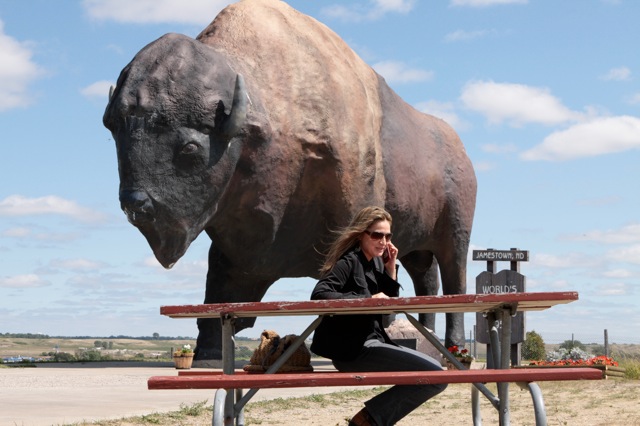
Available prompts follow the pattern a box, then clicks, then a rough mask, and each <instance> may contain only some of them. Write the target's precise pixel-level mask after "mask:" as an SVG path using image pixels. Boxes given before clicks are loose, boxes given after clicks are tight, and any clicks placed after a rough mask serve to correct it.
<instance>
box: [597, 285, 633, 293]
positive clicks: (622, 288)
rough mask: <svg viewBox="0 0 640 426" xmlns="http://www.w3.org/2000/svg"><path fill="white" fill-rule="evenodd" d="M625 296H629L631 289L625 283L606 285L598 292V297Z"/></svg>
mask: <svg viewBox="0 0 640 426" xmlns="http://www.w3.org/2000/svg"><path fill="white" fill-rule="evenodd" d="M625 294H629V288H628V286H627V285H626V284H624V283H612V284H605V285H601V286H600V287H599V288H598V289H597V290H596V295H598V296H624V295H625Z"/></svg>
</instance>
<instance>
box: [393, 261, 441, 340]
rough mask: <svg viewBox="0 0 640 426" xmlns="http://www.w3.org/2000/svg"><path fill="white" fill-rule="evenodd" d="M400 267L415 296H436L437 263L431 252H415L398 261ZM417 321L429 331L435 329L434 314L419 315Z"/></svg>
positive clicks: (438, 281)
mask: <svg viewBox="0 0 640 426" xmlns="http://www.w3.org/2000/svg"><path fill="white" fill-rule="evenodd" d="M400 262H401V263H402V266H404V268H405V269H406V270H407V273H408V274H409V277H411V281H413V288H414V290H415V292H416V296H436V295H437V294H438V289H439V288H440V280H439V275H438V261H437V260H436V258H435V256H434V255H433V253H432V252H430V251H428V250H419V251H418V250H416V251H412V252H411V253H409V254H407V255H405V256H403V257H402V258H401V259H400ZM418 319H419V321H420V323H421V324H422V325H424V326H425V327H427V328H428V329H430V330H435V328H436V316H435V314H420V315H419V318H418Z"/></svg>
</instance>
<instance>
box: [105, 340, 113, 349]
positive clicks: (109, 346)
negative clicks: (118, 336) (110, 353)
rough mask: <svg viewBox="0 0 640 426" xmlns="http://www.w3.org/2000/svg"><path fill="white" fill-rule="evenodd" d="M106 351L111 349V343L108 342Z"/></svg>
mask: <svg viewBox="0 0 640 426" xmlns="http://www.w3.org/2000/svg"><path fill="white" fill-rule="evenodd" d="M106 349H113V342H111V341H110V342H108V344H107V347H106Z"/></svg>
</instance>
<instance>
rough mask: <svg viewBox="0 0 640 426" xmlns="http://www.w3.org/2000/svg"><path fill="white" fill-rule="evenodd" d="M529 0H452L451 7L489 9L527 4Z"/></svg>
mask: <svg viewBox="0 0 640 426" xmlns="http://www.w3.org/2000/svg"><path fill="white" fill-rule="evenodd" d="M527 3H529V0H451V3H450V4H451V6H471V7H487V6H495V5H501V4H527Z"/></svg>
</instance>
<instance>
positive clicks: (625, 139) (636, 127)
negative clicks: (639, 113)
mask: <svg viewBox="0 0 640 426" xmlns="http://www.w3.org/2000/svg"><path fill="white" fill-rule="evenodd" d="M638 148H640V119H638V118H636V117H631V116H628V115H624V116H619V117H601V118H596V119H593V120H590V121H588V122H585V123H579V124H576V125H574V126H572V127H570V128H568V129H566V130H562V131H558V132H555V133H552V134H551V135H549V136H547V137H546V138H545V139H544V140H543V141H542V143H541V144H540V145H537V146H535V147H533V148H532V149H530V150H528V151H525V152H523V153H522V155H521V158H522V159H523V160H534V161H535V160H547V161H564V160H572V159H575V158H581V157H593V156H596V155H602V154H610V153H616V152H623V151H629V150H632V149H638Z"/></svg>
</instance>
